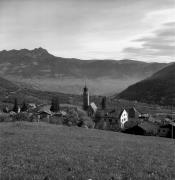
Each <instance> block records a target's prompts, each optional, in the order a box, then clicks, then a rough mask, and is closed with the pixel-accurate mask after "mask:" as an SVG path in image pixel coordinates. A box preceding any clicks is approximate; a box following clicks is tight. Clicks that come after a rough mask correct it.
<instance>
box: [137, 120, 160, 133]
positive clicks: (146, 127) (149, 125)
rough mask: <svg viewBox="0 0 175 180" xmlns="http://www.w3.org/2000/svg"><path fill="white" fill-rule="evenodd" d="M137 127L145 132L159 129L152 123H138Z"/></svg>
mask: <svg viewBox="0 0 175 180" xmlns="http://www.w3.org/2000/svg"><path fill="white" fill-rule="evenodd" d="M138 126H139V127H141V128H142V129H144V130H145V131H150V130H155V129H158V128H159V126H158V125H156V124H154V123H152V122H143V123H140V124H139V125H138Z"/></svg>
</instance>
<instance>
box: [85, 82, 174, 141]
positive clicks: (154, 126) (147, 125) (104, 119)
mask: <svg viewBox="0 0 175 180" xmlns="http://www.w3.org/2000/svg"><path fill="white" fill-rule="evenodd" d="M83 108H84V110H86V111H87V112H88V115H89V116H90V117H91V118H93V120H94V122H95V126H94V128H96V129H103V130H112V131H121V132H124V133H129V134H136V135H153V136H160V137H169V138H172V137H173V138H175V133H174V132H175V122H173V121H172V120H171V119H169V118H165V119H164V121H163V122H162V121H160V120H158V119H155V118H153V117H152V116H151V115H150V114H148V113H141V112H139V111H138V110H137V109H136V108H135V107H130V108H129V109H126V108H119V107H117V108H116V109H108V108H105V109H102V108H98V107H97V105H96V104H95V103H94V102H90V100H89V92H88V88H87V87H86V85H85V87H84V90H83Z"/></svg>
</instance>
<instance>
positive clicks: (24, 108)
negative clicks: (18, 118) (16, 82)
mask: <svg viewBox="0 0 175 180" xmlns="http://www.w3.org/2000/svg"><path fill="white" fill-rule="evenodd" d="M21 111H22V112H25V111H27V104H26V102H25V101H23V104H22V107H21Z"/></svg>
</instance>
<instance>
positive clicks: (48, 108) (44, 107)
mask: <svg viewBox="0 0 175 180" xmlns="http://www.w3.org/2000/svg"><path fill="white" fill-rule="evenodd" d="M38 112H39V113H43V112H44V113H47V114H49V115H51V114H52V112H51V111H50V105H45V106H42V107H40V108H39V110H38Z"/></svg>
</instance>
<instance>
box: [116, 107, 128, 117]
mask: <svg viewBox="0 0 175 180" xmlns="http://www.w3.org/2000/svg"><path fill="white" fill-rule="evenodd" d="M124 111H126V112H127V110H126V109H124V108H123V109H122V111H121V112H120V114H119V116H118V117H119V118H120V117H121V115H122V114H123V112H124ZM127 113H128V112H127Z"/></svg>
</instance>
